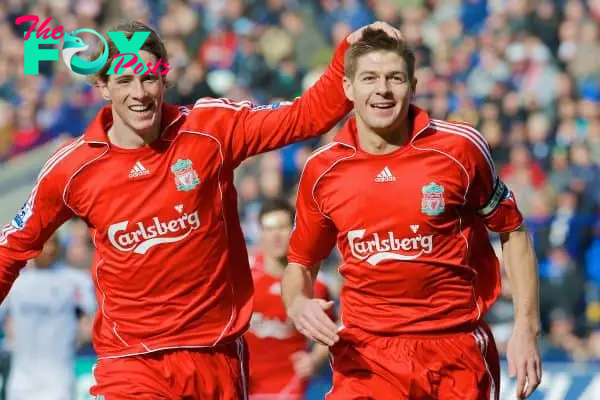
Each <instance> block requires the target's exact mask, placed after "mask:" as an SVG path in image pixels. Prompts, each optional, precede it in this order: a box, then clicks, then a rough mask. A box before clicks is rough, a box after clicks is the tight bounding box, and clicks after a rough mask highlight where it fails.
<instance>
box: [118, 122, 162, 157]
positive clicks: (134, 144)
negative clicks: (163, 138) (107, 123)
mask: <svg viewBox="0 0 600 400" xmlns="http://www.w3.org/2000/svg"><path fill="white" fill-rule="evenodd" d="M159 134H160V126H159V125H157V126H155V127H153V129H152V130H149V131H146V132H137V131H135V130H134V129H132V128H131V127H129V126H127V125H126V124H125V123H124V122H123V120H122V119H120V118H119V117H118V116H115V118H114V123H113V125H112V126H111V127H110V128H109V130H108V132H107V135H108V140H109V141H110V142H111V143H112V144H114V145H115V146H117V147H120V148H123V149H136V148H138V147H142V146H145V145H147V144H150V143H152V142H154V141H155V140H156V139H158V136H159Z"/></svg>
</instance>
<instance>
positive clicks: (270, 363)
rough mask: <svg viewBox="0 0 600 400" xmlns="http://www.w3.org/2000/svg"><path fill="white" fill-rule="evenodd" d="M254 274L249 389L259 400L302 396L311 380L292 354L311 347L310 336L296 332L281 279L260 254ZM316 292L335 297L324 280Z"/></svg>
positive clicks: (328, 297)
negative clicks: (296, 365)
mask: <svg viewBox="0 0 600 400" xmlns="http://www.w3.org/2000/svg"><path fill="white" fill-rule="evenodd" d="M252 277H253V279H254V292H255V297H254V314H252V321H251V322H250V329H249V330H248V333H246V335H245V336H244V337H245V338H246V341H247V343H248V351H249V354H250V385H249V392H250V394H251V395H255V396H254V397H253V398H256V399H260V398H265V399H266V398H267V397H264V396H267V395H277V396H276V397H272V398H282V399H283V398H285V399H291V398H301V396H302V395H303V394H304V392H305V390H306V387H307V385H308V381H306V380H304V379H301V378H300V377H298V376H296V373H295V371H294V367H293V364H292V360H291V359H290V356H291V355H292V354H293V353H296V352H298V351H303V350H304V351H307V350H308V346H307V341H306V337H304V336H303V335H302V334H301V333H299V332H298V331H296V329H295V327H294V323H293V322H292V321H291V320H289V319H288V317H287V314H286V312H285V307H284V306H283V302H282V301H281V278H280V277H276V276H273V275H270V274H268V273H266V272H265V271H264V270H263V268H262V256H260V255H258V256H257V257H256V258H255V260H254V265H253V267H252ZM314 294H315V297H316V298H320V299H324V300H327V301H329V300H330V299H331V295H330V293H329V290H328V288H327V286H326V285H325V283H323V282H322V281H321V280H317V281H316V283H315V288H314ZM332 316H333V313H332ZM256 395H262V396H258V397H256Z"/></svg>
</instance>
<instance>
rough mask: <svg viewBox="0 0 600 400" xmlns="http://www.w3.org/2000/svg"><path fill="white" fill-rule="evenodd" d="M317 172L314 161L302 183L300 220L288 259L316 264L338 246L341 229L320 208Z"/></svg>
mask: <svg viewBox="0 0 600 400" xmlns="http://www.w3.org/2000/svg"><path fill="white" fill-rule="evenodd" d="M315 182H316V173H315V171H314V168H311V164H310V161H309V162H308V163H307V164H306V166H305V167H304V171H303V172H302V176H301V177H300V183H299V185H298V197H297V200H296V221H295V226H294V231H293V232H292V237H291V239H290V248H289V251H288V261H289V262H293V263H297V264H301V265H304V266H306V267H309V268H310V267H312V266H314V265H315V264H317V263H319V262H321V261H322V260H324V259H325V258H327V256H329V253H331V250H332V249H333V247H334V246H335V242H336V238H337V229H336V227H335V226H334V224H333V221H331V219H329V218H328V217H327V216H326V215H325V214H324V213H323V212H322V210H321V209H320V208H319V205H318V204H317V202H316V199H315V197H314V195H313V188H314V185H315Z"/></svg>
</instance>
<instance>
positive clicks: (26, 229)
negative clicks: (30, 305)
mask: <svg viewBox="0 0 600 400" xmlns="http://www.w3.org/2000/svg"><path fill="white" fill-rule="evenodd" d="M51 161H52V158H51V159H50V161H49V162H48V163H46V165H45V166H44V168H43V169H42V171H41V173H40V175H39V177H38V181H37V183H36V186H35V187H34V188H33V191H32V192H31V195H30V196H29V198H28V199H27V202H26V203H25V204H24V205H23V207H21V210H19V212H18V213H17V215H16V216H15V217H14V218H13V220H12V221H11V222H10V223H9V224H7V225H5V226H4V227H3V228H2V231H1V232H0V301H2V300H4V298H5V297H6V295H7V294H8V292H9V290H10V288H11V286H12V284H13V282H14V281H15V279H17V276H18V275H19V271H20V270H21V268H22V267H23V266H25V263H26V261H27V260H29V259H32V258H35V257H36V256H37V255H38V254H40V252H41V251H42V247H43V246H44V243H45V242H46V240H48V238H49V237H50V236H51V235H52V233H54V231H55V230H56V229H58V227H59V226H60V225H62V224H63V223H64V222H65V221H66V220H67V219H69V218H70V217H72V216H73V213H72V211H71V210H70V209H69V208H68V207H67V206H66V205H65V203H64V201H63V193H62V188H61V185H60V184H59V183H58V182H57V180H56V179H53V178H54V174H53V173H52V168H53V165H52V162H51Z"/></svg>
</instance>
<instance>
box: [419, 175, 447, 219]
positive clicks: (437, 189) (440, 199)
mask: <svg viewBox="0 0 600 400" xmlns="http://www.w3.org/2000/svg"><path fill="white" fill-rule="evenodd" d="M421 193H423V199H422V200H421V212H422V213H423V214H425V215H429V216H437V215H440V214H442V213H443V212H444V206H445V203H444V187H443V186H442V185H438V184H437V183H435V182H431V183H430V184H428V185H425V186H423V188H422V189H421Z"/></svg>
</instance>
